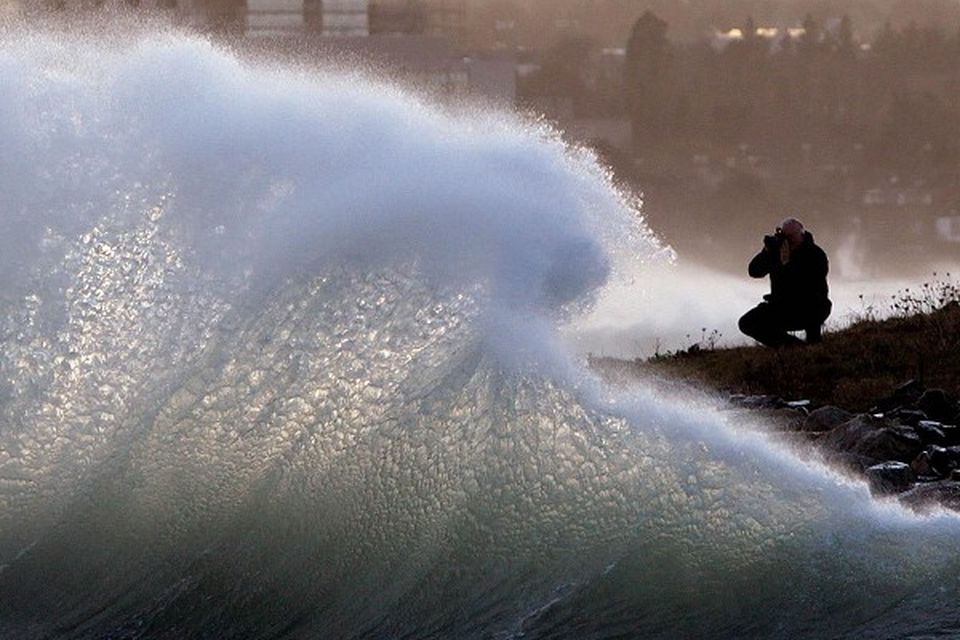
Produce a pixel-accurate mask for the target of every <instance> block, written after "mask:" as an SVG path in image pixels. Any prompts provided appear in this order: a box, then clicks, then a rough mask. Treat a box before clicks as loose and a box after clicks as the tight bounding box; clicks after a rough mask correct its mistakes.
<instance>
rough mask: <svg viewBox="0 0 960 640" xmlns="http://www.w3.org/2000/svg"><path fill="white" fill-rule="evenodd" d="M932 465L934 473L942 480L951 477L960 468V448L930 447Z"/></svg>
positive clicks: (928, 450)
mask: <svg viewBox="0 0 960 640" xmlns="http://www.w3.org/2000/svg"><path fill="white" fill-rule="evenodd" d="M927 452H928V453H929V455H930V465H931V466H932V467H933V470H934V472H936V474H937V475H938V476H940V477H942V478H945V477H947V476H949V475H950V472H952V471H953V470H954V469H957V468H960V447H937V446H933V447H929V448H928V449H927Z"/></svg>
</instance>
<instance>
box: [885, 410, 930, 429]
mask: <svg viewBox="0 0 960 640" xmlns="http://www.w3.org/2000/svg"><path fill="white" fill-rule="evenodd" d="M890 416H891V417H893V418H896V420H897V422H900V423H903V424H905V425H908V426H911V427H915V426H917V425H918V424H920V423H921V422H924V421H927V419H928V418H929V416H928V415H927V414H925V413H924V412H923V411H920V410H919V409H897V410H896V411H892V412H890Z"/></svg>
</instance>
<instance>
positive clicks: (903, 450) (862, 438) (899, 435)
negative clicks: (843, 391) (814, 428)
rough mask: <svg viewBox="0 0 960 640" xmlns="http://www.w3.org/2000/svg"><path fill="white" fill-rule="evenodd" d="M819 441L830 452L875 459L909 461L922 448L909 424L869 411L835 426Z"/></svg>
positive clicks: (921, 443) (918, 438) (918, 437)
mask: <svg viewBox="0 0 960 640" xmlns="http://www.w3.org/2000/svg"><path fill="white" fill-rule="evenodd" d="M820 443H821V444H822V445H823V446H824V447H826V448H828V449H831V450H833V451H837V452H847V453H852V454H856V455H858V456H863V457H866V458H873V459H874V460H877V461H885V460H896V461H898V462H911V461H913V459H914V458H916V457H917V455H919V453H920V452H921V451H922V450H923V442H922V441H921V440H920V436H918V435H917V433H916V432H915V431H914V430H913V429H911V428H910V427H905V426H902V425H898V424H895V423H893V422H891V421H889V420H887V419H884V418H876V417H874V416H871V415H868V414H861V415H858V416H856V417H854V418H853V419H852V420H848V421H847V422H845V423H843V424H841V425H839V426H837V427H834V428H833V429H832V430H830V431H829V432H828V433H827V434H826V435H825V436H824V437H823V438H821V439H820Z"/></svg>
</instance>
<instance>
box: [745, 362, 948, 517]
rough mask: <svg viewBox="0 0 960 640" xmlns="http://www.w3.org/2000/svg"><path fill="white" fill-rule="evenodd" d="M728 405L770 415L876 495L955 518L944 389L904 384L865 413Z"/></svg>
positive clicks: (769, 402)
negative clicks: (943, 510) (940, 509)
mask: <svg viewBox="0 0 960 640" xmlns="http://www.w3.org/2000/svg"><path fill="white" fill-rule="evenodd" d="M729 402H730V404H731V405H732V406H734V407H740V408H744V409H750V410H755V411H763V412H765V413H768V414H771V417H773V418H774V419H775V422H776V423H778V424H779V425H780V426H781V428H782V429H783V433H784V435H787V434H795V435H793V436H792V437H791V438H790V439H792V440H794V441H795V442H796V443H797V444H807V445H808V446H811V447H812V448H813V449H814V450H815V451H816V452H818V453H819V454H820V455H821V456H822V457H823V458H824V459H825V460H826V461H827V462H829V463H831V464H833V465H836V466H839V467H840V468H842V469H844V470H846V471H848V472H851V473H853V474H854V475H857V476H860V477H863V478H864V479H865V480H866V481H867V483H868V485H869V487H870V490H871V492H872V493H873V494H874V495H876V496H892V497H896V498H897V499H899V500H900V502H901V503H903V504H904V505H906V506H907V507H909V508H911V509H913V510H915V511H918V512H924V511H929V510H930V509H932V508H935V507H937V506H938V505H942V506H944V507H946V508H949V509H953V510H956V511H960V402H958V399H957V398H956V397H953V396H951V395H950V394H949V393H947V392H946V391H944V390H943V389H927V388H924V386H923V384H921V383H920V382H918V381H916V380H910V381H909V382H906V383H904V384H902V385H901V386H900V387H898V388H897V389H896V390H895V391H894V392H893V393H892V394H890V395H889V396H887V397H884V398H881V399H879V400H877V401H876V402H875V403H874V406H873V407H872V408H871V409H870V410H869V411H868V412H865V413H853V412H850V411H847V410H845V409H843V408H840V407H835V406H830V405H826V406H820V407H816V406H814V405H813V404H812V403H811V402H809V401H807V400H792V401H790V400H785V399H783V398H781V397H779V396H773V395H755V396H748V395H733V396H730V399H729Z"/></svg>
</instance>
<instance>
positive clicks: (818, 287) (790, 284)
mask: <svg viewBox="0 0 960 640" xmlns="http://www.w3.org/2000/svg"><path fill="white" fill-rule="evenodd" d="M827 270H828V265H827V254H825V253H824V252H823V249H821V248H820V247H818V246H817V245H816V244H814V242H813V235H812V234H811V233H810V232H809V231H805V230H804V228H803V224H801V223H800V221H799V220H797V219H795V218H787V219H786V220H784V221H783V223H781V225H780V227H778V228H777V231H776V233H774V234H773V235H769V236H764V238H763V250H762V251H760V253H758V254H757V255H756V256H754V257H753V260H751V261H750V266H749V267H748V271H749V273H750V276H751V277H753V278H763V277H765V276H767V275H769V276H770V293H769V294H767V295H765V296H763V299H764V301H763V302H761V303H760V304H758V305H757V306H756V307H754V308H753V309H751V310H750V311H748V312H747V313H745V314H744V316H743V317H742V318H740V331H742V332H744V333H745V334H747V335H748V336H750V337H751V338H753V339H754V340H757V341H759V342H762V343H763V344H765V345H767V346H769V347H782V346H785V345H791V344H803V342H802V341H801V340H800V339H799V338H797V337H796V336H793V335H790V334H789V333H787V332H788V331H799V330H801V329H802V330H803V331H805V332H806V338H807V344H813V343H816V342H820V329H821V326H822V325H823V322H824V321H825V320H826V319H827V316H829V315H830V309H831V308H832V306H833V305H832V303H831V302H830V299H829V298H828V297H827V294H828V288H827Z"/></svg>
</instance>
